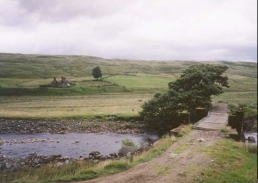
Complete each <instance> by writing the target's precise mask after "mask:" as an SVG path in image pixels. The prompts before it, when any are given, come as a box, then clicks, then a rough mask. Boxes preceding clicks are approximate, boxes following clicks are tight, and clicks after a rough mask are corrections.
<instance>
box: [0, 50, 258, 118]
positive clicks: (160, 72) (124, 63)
mask: <svg viewBox="0 0 258 183" xmlns="http://www.w3.org/2000/svg"><path fill="white" fill-rule="evenodd" d="M201 63H210V64H222V65H227V66H228V67H229V69H228V71H227V73H226V74H227V75H228V77H229V85H230V88H227V89H225V92H226V93H224V94H223V95H221V96H218V97H214V99H213V100H214V101H215V102H219V101H222V102H228V103H230V104H231V106H236V105H238V104H239V103H242V104H245V105H246V106H247V107H250V108H252V109H257V63H247V62H225V61H220V62H190V61H171V62H169V61H140V60H117V59H113V60H109V59H103V58H98V57H89V56H47V55H22V54H3V53H2V54H1V53H0V117H19V118H22V117H30V118H85V117H86V118H91V117H92V116H94V115H102V116H106V115H109V114H112V115H118V116H119V115H123V116H135V115H137V114H138V112H139V111H140V110H141V104H142V102H143V101H146V100H148V99H150V98H151V97H152V95H153V94H154V93H156V92H165V91H167V89H168V83H169V82H171V81H175V80H176V79H177V78H178V77H179V76H180V73H181V72H182V71H183V70H184V69H186V68H188V67H189V66H190V65H193V64H201ZM96 66H100V67H101V70H102V73H103V81H93V77H92V75H91V72H92V69H93V68H94V67H96ZM62 76H64V77H66V78H67V80H69V81H70V82H71V83H72V87H70V88H64V89H61V88H40V87H39V85H44V84H47V83H50V82H51V81H52V80H53V77H56V78H57V79H58V80H60V78H61V77H62ZM139 101H140V102H139Z"/></svg>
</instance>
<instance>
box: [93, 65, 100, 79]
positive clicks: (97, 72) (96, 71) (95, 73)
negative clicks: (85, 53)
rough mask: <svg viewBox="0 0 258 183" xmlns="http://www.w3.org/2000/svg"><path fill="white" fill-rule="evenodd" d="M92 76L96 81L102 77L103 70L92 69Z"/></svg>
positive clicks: (98, 68)
mask: <svg viewBox="0 0 258 183" xmlns="http://www.w3.org/2000/svg"><path fill="white" fill-rule="evenodd" d="M92 76H93V77H94V78H96V79H98V78H101V77H102V73H101V69H100V67H99V66H97V67H95V68H94V69H92Z"/></svg>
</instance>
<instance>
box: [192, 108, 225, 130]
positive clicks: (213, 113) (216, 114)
mask: <svg viewBox="0 0 258 183" xmlns="http://www.w3.org/2000/svg"><path fill="white" fill-rule="evenodd" d="M227 124H228V104H223V103H218V104H213V106H212V108H211V110H210V112H209V114H208V116H207V117H205V118H203V119H201V120H200V121H198V122H197V123H195V124H194V127H195V128H196V129H200V130H220V129H223V128H225V127H226V125H227Z"/></svg>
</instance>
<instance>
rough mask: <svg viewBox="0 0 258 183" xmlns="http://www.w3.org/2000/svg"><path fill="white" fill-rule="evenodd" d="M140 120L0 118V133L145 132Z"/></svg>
mask: <svg viewBox="0 0 258 183" xmlns="http://www.w3.org/2000/svg"><path fill="white" fill-rule="evenodd" d="M143 127H144V126H143V123H141V122H140V121H133V122H127V121H105V122H100V121H88V120H78V121H75V120H32V119H0V134H9V133H12V134H34V133H53V134H54V133H55V134H66V133H117V134H142V133H146V130H145V129H144V128H143Z"/></svg>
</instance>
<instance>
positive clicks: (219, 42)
mask: <svg viewBox="0 0 258 183" xmlns="http://www.w3.org/2000/svg"><path fill="white" fill-rule="evenodd" d="M0 52H2V53H3V52H4V53H6V52H7V53H24V54H27V53H29V54H59V55H60V54H65V55H71V54H72V55H91V56H98V57H103V58H120V59H143V60H228V61H255V62H256V61H257V0H0Z"/></svg>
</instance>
